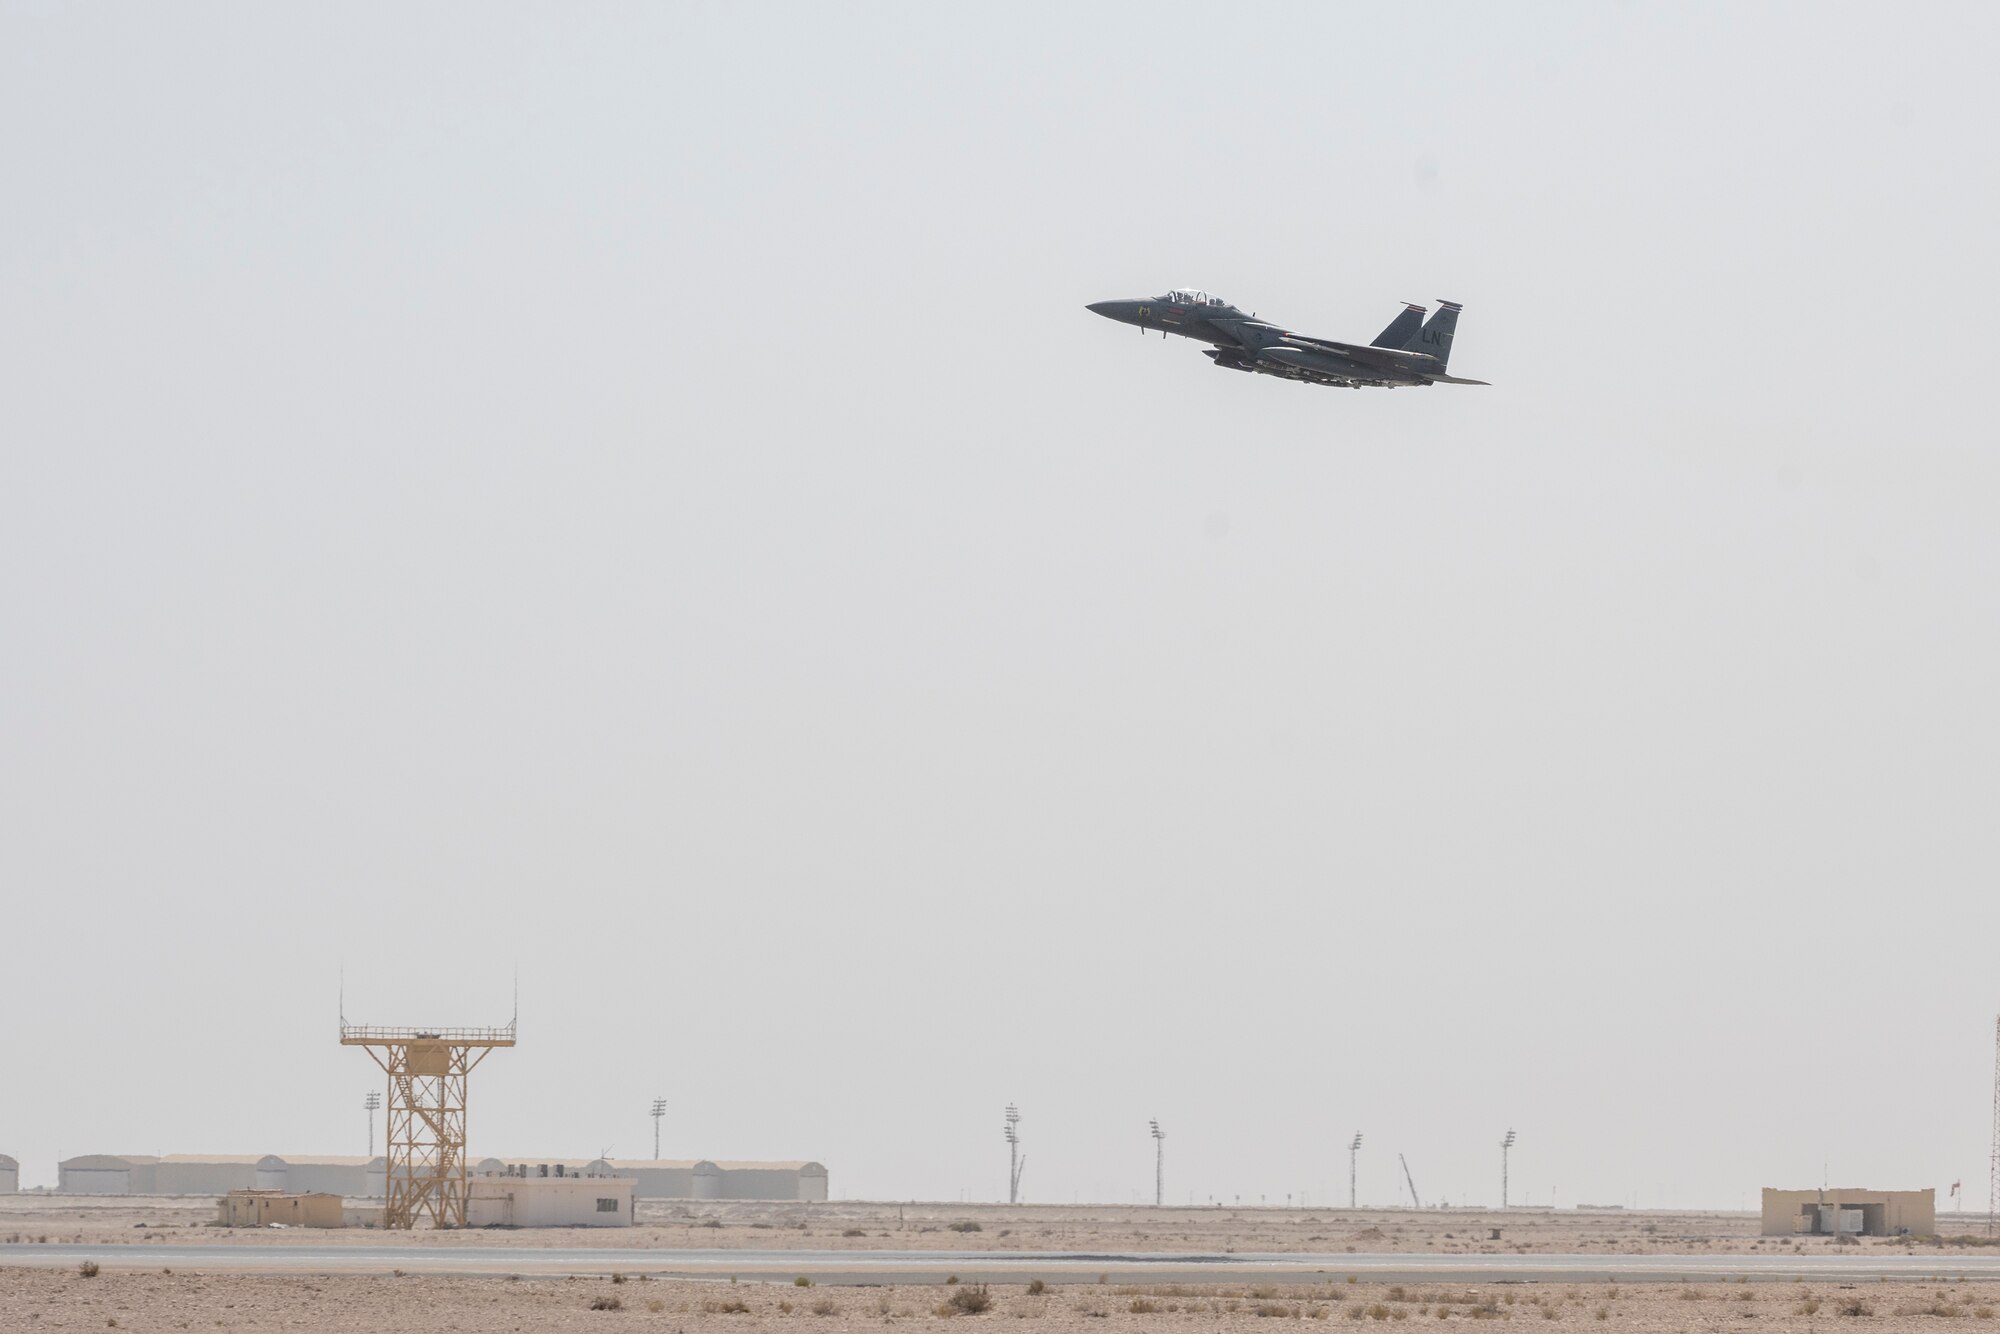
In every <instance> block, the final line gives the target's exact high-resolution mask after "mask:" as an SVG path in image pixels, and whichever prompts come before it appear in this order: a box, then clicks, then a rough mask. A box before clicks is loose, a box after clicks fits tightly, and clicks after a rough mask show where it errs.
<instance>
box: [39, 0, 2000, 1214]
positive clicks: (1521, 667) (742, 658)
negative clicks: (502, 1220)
mask: <svg viewBox="0 0 2000 1334" xmlns="http://www.w3.org/2000/svg"><path fill="white" fill-rule="evenodd" d="M1278 12H1279V11H1278V10H1276V9H1272V10H1257V11H1254V13H1255V14H1257V15H1264V16H1266V17H1252V14H1253V11H1250V10H1246V9H1244V8H1242V7H1240V6H1231V5H1218V4H1213V3H1204V4H1189V5H1183V6H1161V5H1152V4H1145V5H1131V6H1110V5H1070V4H1061V5H1049V6H1045V7H1030V6H1026V5H1018V4H1016V5H1005V6H973V5H928V4H925V5H909V6H903V7H887V6H872V7H866V8H862V7H854V6H844V5H842V6H835V5H800V6H793V7H784V6H754V5H739V4H717V5H703V6H693V5H683V6H672V5H633V6H609V5H581V6H579V5H564V6H555V5H548V6H518V5H492V4H477V5H473V4H467V5H457V6H448V5H432V6H418V7H411V6H404V5H376V6H367V5H360V6H355V5H347V6H335V7H329V6H318V7H309V6H266V5H254V4H237V5H180V6H171V7H160V6H151V5H137V4H130V5H122V6H121V5H87V6H79V5H67V4H53V3H51V4H33V5H23V4H4V5H0V366H4V371H0V636H4V637H0V904H4V909H5V911H4V918H0V932H4V938H5V940H6V953H5V962H4V963H0V1015H4V1021H0V1152H11V1153H13V1154H15V1155H17V1156H18V1157H20V1158H21V1160H22V1163H23V1179H24V1182H27V1183H31V1184H32V1183H44V1182H53V1180H54V1177H55V1166H54V1165H55V1162H56V1160H57V1159H58V1158H60V1157H65V1156H68V1155H72V1154H77V1153H86V1152H148V1153H160V1152H193V1151H216V1152H279V1153H286V1152H320V1153H327V1152H350V1153H358V1152H360V1151H361V1150H362V1148H363V1147H364V1143H363V1140H364V1136H365V1122H364V1115H363V1112H362V1110H361V1099H362V1095H363V1093H364V1092H366V1091H367V1090H368V1089H371V1088H375V1087H378V1084H379V1076H378V1075H377V1074H376V1073H375V1069H374V1067H373V1066H372V1065H371V1064H370V1063H369V1062H368V1060H367V1059H366V1057H365V1056H363V1055H362V1054H361V1053H359V1052H356V1051H351V1050H344V1049H342V1048H340V1047H338V1046H337V1045H335V1040H334V1039H335V1029H334V1021H335V1017H336V986H337V979H338V977H339V973H340V969H341V967H342V966H343V964H344V965H345V969H346V979H347V1010H348V1015H349V1017H350V1018H353V1019H359V1020H366V1021H372V1022H387V1023H433V1022H467V1023H484V1022H489V1021H504V1019H505V1017H506V1014H507V1007H508V1005H509V1003H510V998H509V990H510V986H511V978H512V973H513V970H514V968H515V967H516V965H517V964H518V966H519V969H520V978H521V1006H522V1012H521V1023H522V1035H523V1036H522V1042H521V1045H520V1047H519V1048H518V1049H516V1050H514V1051H511V1052H505V1053H502V1054H500V1055H498V1056H496V1057H494V1058H493V1059H492V1060H491V1061H490V1062H489V1063H488V1064H487V1065H486V1066H485V1067H483V1068H482V1069H481V1070H480V1071H479V1073H478V1075H477V1076H476V1077H475V1085H474V1105H473V1118H472V1148H473V1151H474V1152H475V1153H493V1152H520V1153H547V1154H552V1155H553V1154H564V1155H576V1156H585V1155H590V1154H595V1153H598V1152H600V1151H602V1150H604V1149H607V1148H608V1149H610V1150H611V1151H612V1152H613V1153H614V1154H619V1155H627V1156H631V1155H643V1154H645V1153H649V1152H650V1150H651V1138H650V1137H651V1122H650V1121H649V1120H648V1119H647V1116H646V1111H647V1104H648V1103H649V1102H650V1100H651V1099H652V1098H653V1097H655V1096H661V1095H664V1096H665V1097H666V1098H667V1099H668V1103H669V1106H670V1109H671V1110H670V1114H669V1116H668V1118H667V1120H666V1126H665V1144H664V1148H665V1151H666V1152H667V1154H668V1155H669V1156H708V1157H787V1158H789V1157H802V1158H806V1157H809V1158H817V1159H820V1160H821V1161H824V1162H825V1163H827V1164H828V1166H829V1168H830V1169H831V1172H832V1185H833V1190H834V1193H835V1194H836V1195H842V1196H872V1197H887V1196H918V1197H930V1198H949V1199H955V1198H957V1197H958V1196H959V1195H960V1194H961V1192H965V1193H969V1195H970V1196H971V1197H972V1198H995V1197H1004V1194H1005V1190H1006V1181H1005V1177H1006V1150H1005V1145H1004V1143H1003V1142H1002V1140H1001V1135H1000V1131H1001V1119H1000V1114H1001V1111H1002V1108H1003V1107H1004V1106H1005V1104H1006V1103H1007V1102H1008V1101H1009V1100H1010V1099H1012V1100H1016V1101H1018V1102H1019V1103H1020V1105H1021V1108H1022V1111H1023V1114H1024V1117H1025V1120H1024V1122H1023V1124H1022V1131H1023V1134H1024V1137H1025V1139H1026V1141H1027V1151H1028V1155H1029V1162H1028V1167H1027V1172H1026V1176H1025V1180H1024V1188H1025V1191H1026V1193H1027V1195H1028V1196H1029V1197H1030V1198H1033V1199H1041V1200H1063V1201H1067V1200H1070V1199H1072V1198H1081V1199H1086V1200H1089V1199H1099V1200H1109V1201H1127V1200H1130V1199H1132V1198H1134V1197H1135V1195H1143V1196H1145V1197H1147V1198H1150V1192H1151V1187H1152V1166H1153V1164H1152V1145H1151V1142H1150V1140H1149V1139H1148V1138H1147V1134H1146V1119H1147V1118H1148V1117H1149V1116H1157V1117H1159V1118H1160V1120H1161V1121H1162V1122H1163V1123H1164V1125H1165V1127H1166V1129H1167V1131H1168V1134H1169V1138H1168V1140H1167V1149H1168V1160H1167V1162H1168V1165H1167V1183H1168V1194H1169V1196H1170V1198H1172V1199H1175V1200H1183V1201H1184V1200H1186V1199H1187V1198H1190V1197H1192V1198H1195V1199H1197V1200H1205V1199H1207V1198H1208V1197H1209V1196H1211V1195H1213V1196H1216V1197H1218V1198H1225V1199H1226V1198H1231V1197H1234V1196H1237V1195H1241V1196H1242V1197H1243V1198H1244V1199H1245V1200H1246V1201H1249V1200H1252V1199H1255V1198H1257V1197H1259V1196H1267V1197H1269V1198H1270V1199H1271V1200H1273V1201H1276V1200H1278V1199H1280V1198H1281V1197H1282V1196H1284V1195H1285V1193H1286V1192H1293V1193H1305V1194H1307V1195H1309V1196H1310V1198H1311V1199H1312V1200H1313V1201H1315V1202H1325V1201H1327V1200H1330V1199H1332V1198H1334V1197H1335V1196H1336V1195H1338V1196H1339V1197H1340V1198H1344V1197H1345V1188H1346V1182H1345V1176H1346V1153H1345V1144H1346V1141H1347V1139H1348V1137H1349V1136H1350V1135H1352V1134H1353V1132H1354V1131H1356V1130H1357V1129H1358V1130H1361V1131H1363V1132H1365V1134H1366V1135H1367V1144H1366V1147H1365V1149H1364V1151H1363V1154H1362V1159H1361V1168H1360V1177H1361V1180H1360V1190H1361V1195H1362V1198H1363V1199H1364V1200H1373V1201H1376V1202H1383V1203H1387V1202H1391V1201H1393V1200H1394V1199H1395V1198H1396V1196H1397V1181H1396V1177H1397V1171H1396V1167H1395V1154H1396V1152H1397V1151H1402V1152H1404V1153H1406V1154H1407V1155H1408V1157H1409V1161H1410V1165H1411V1168H1412V1170H1413V1171H1414V1172H1415V1174H1416V1178H1417V1184H1418V1185H1419V1187H1420V1188H1422V1190H1423V1191H1424V1193H1425V1194H1426V1196H1427V1197H1433V1198H1434V1197H1437V1196H1443V1197H1445V1198H1448V1199H1450V1200H1452V1201H1454V1202H1458V1201H1472V1202H1478V1201H1497V1199H1498V1195H1499V1181H1498V1175H1499V1174H1498V1157H1499V1155H1498V1150H1497V1147H1496V1146H1497V1141H1498V1140H1499V1138H1500V1136H1501V1134H1502V1133H1503V1132H1504V1131H1505V1130H1506V1129H1507V1128H1508V1127H1509V1126H1510V1125H1511V1126H1514V1127H1516V1128H1517V1129H1518V1130H1519V1132H1520V1136H1521V1140H1520V1145H1519V1147H1518V1149H1517V1150H1516V1152H1515V1157H1514V1183H1515V1197H1516V1199H1517V1200H1521V1199H1525V1200H1529V1201H1535V1202H1547V1201H1548V1200H1550V1199H1554V1200H1555V1201H1556V1202H1558V1203H1561V1204H1570V1203H1574V1202H1576V1201H1578V1200H1585V1201H1603V1202H1615V1201H1625V1202H1628V1203H1633V1204H1639V1205H1669V1206H1671V1205H1719V1206H1728V1207H1738V1206H1741V1205H1743V1204H1745V1203H1746V1202H1752V1201H1754V1192H1755V1191H1756V1189H1757V1188H1758V1187H1760V1186H1763V1185H1787V1186H1809V1185H1816V1184H1818V1183H1819V1182H1820V1180H1821V1178H1822V1172H1823V1171H1824V1172H1826V1173H1829V1174H1830V1176H1831V1178H1832V1180H1833V1182H1834V1183H1835V1184H1841V1183H1847V1184H1865V1185H1870V1186H1876V1187H1922V1186H1932V1185H1934V1186H1937V1187H1939V1189H1940V1200H1941V1202H1942V1200H1943V1196H1942V1192H1943V1188H1944V1187H1945V1186H1946V1185H1948V1184H1949V1182H1950V1181H1951V1180H1952V1179H1953V1178H1954V1177H1957V1176H1961V1175H1962V1176H1965V1177H1967V1178H1968V1179H1969V1181H1970V1182H1971V1183H1972V1192H1973V1195H1974V1198H1976V1199H1979V1200H1980V1201H1981V1202H1982V1204H1983V1200H1984V1195H1985V1183H1984V1166H1985V1162H1986V1155H1987V1151H1988V1131H1989V1089H1990V1081H1991V1079H1992V1075H1993V1052H1992V1027H1993V1016H1994V1011H1995V1009H1996V1007H2000V986H1996V985H1995V984H1994V983H1993V982H1992V981H1991V980H1990V979H1986V978H1984V977H1983V976H1982V972H1983V965H1982V960H1986V959H1989V956H1990V955H1991V954H1992V951H1991V950H1989V949H1987V948H1985V946H1984V945H1983V944H1982V940H1984V939H1985V938H1987V937H1988V936H1990V935H1991V934H1993V933H1994V932H1996V931H1997V930H2000V904H1996V899H1995V892H1994V887H1995V879H1996V877H1995V870H1996V860H2000V821H1996V819H1995V814H1994V790H1995V772H1994V770H1995V761H1996V752H2000V710H1996V707H1995V704H1994V695H1995V685H1996V680H2000V621H1996V615H1997V614H2000V607H1996V601H2000V596H1997V595H2000V580H1996V575H2000V526H1997V525H1996V523H1995V515H1996V503H2000V461H1996V458H1995V454H1994V444H1995V432H1994V430H1993V427H1992V414H1993V411H1994V408H1993V401H1992V394H1991V389H1990V381H1989V380H1988V378H1987V375H1988V371H1989V368H1990V367H1991V366H1992V365H1993V364H1994V363H1995V358H1996V352H2000V346H1996V344H2000V334H1996V333H1995V332H1994V326H1993V321H1992V318H1991V311H1992V309H1993V307H1994V305H1995V304H1996V302H2000V259H1996V257H1995V254H1996V252H1995V247H1994V244H1993V239H1992V229H1993V219H1994V216H1995V210H1996V206H2000V165H1996V164H2000V157H1996V154H1995V152H1994V149H1993V144H1992V129H1993V126H1994V124H1995V121H1996V112H2000V95H1996V94H1995V92H1994V91H1993V88H1994V84H1993V80H1992V77H1991V70H1990V63H1991V57H1992V53H1993V51H1994V50H1995V49H1996V48H2000V12H1996V11H1995V10H1994V9H1993V8H1992V7H1991V6H1963V7H1953V6H1943V5H1938V6H1916V7H1906V8H1903V9H1898V10H1893V11H1892V10H1891V9H1889V8H1885V7H1882V6H1879V5H1857V6H1847V7H1842V6H1837V5H1832V4H1801V5H1755V6H1752V5H1741V4H1734V3H1730V4H1722V5H1715V6H1708V7H1700V6H1693V5H1685V4H1678V3H1677V4H1672V5H1657V6H1649V5H1626V6H1612V5H1604V4H1550V5H1491V6H1488V5H1472V4H1450V3H1446V4H1432V5H1423V6H1409V5H1393V6H1392V5H1383V4H1368V5H1349V6H1334V5H1309V4H1298V3H1294V4H1291V5H1287V6H1285V7H1284V8H1283V11H1282V15H1283V16H1282V19H1281V20H1278V19H1274V18H1272V17H1269V16H1275V15H1277V14H1278ZM1175 285H1194V286H1201V287H1205V288H1207V289H1209V290H1211V291H1214V292H1218V293H1220V294H1222V295H1224V296H1226V297H1228V298H1229V299H1231V300H1233V301H1235V302H1237V303H1239V304H1241V305H1243V306H1244V307H1245V308H1248V309H1254V310H1256V311H1258V312H1260V313H1261V314H1263V315H1265V316H1266V317H1270V318H1275V319H1278V320H1281V321H1283V322H1284V323H1286V324H1287V325H1289V326H1291V327H1295V328H1300V329H1304V330H1307V331H1310V332H1313V333H1317V334H1321V335H1324V336H1328V337H1335V338H1353V339H1357V340H1360V341H1366V340H1367V339H1368V338H1369V337H1372V336H1373V335H1374V334H1375V332H1376V331H1377V330H1378V329H1380V328H1381V326H1382V325H1383V324H1385V323H1386V322H1387V321H1388V319H1389V318H1390V316H1391V315H1393V314H1394V313H1395V312H1396V310H1397V309H1398V305H1399V303H1400V302H1403V301H1406V300H1407V301H1419V302H1434V301H1435V300H1436V299H1438V298H1447V299H1450V300H1454V301H1460V302H1463V303H1464V304H1465V307H1466V310H1465V315H1464V317H1463V319H1462V321H1461V323H1460V326H1459V336H1458V340H1457V343H1456V346H1455V349H1454V357H1453V361H1452V370H1453V371H1454V372H1456V373H1459V374H1462V375H1468V376H1473V377H1477V378H1479V379H1483V380H1490V381H1492V382H1493V387H1492V388H1490V389H1472V388H1450V387H1440V388H1434V389H1429V390H1403V391H1400V392H1381V391H1376V392H1365V393H1351V392H1340V391H1332V390H1324V389H1319V388H1313V387H1307V386H1300V385H1294V384H1288V383H1284V382H1280V381H1276V380H1272V379H1267V378H1264V377H1253V376H1245V375H1234V374H1231V375H1218V374H1216V373H1215V371H1214V370H1212V369H1211V368H1210V366H1209V364H1208V362H1207V361H1206V360H1204V359H1203V358H1202V357H1201V356H1199V355H1198V353H1197V351H1196V348H1195V345H1193V344H1190V343H1187V342H1184V341H1181V340H1170V341H1163V340H1161V339H1158V338H1154V339H1151V340H1146V339H1143V338H1141V337H1139V336H1137V335H1135V334H1134V332H1133V331H1132V330H1131V329H1129V328H1126V327H1124V326H1119V325H1114V324H1111V323H1108V322H1106V321H1104V320H1101V319H1098V318H1095V317H1093V316H1091V315H1090V314H1088V313H1086V312H1085V311H1084V309H1083V306H1084V303H1086V302H1089V301H1096V300H1102V299H1105V298H1110V297H1129V296H1140V295H1148V294H1154V293H1157V292H1160V291H1163V290H1165V289H1166V288H1168V287H1170V286H1175Z"/></svg>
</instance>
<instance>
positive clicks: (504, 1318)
mask: <svg viewBox="0 0 2000 1334" xmlns="http://www.w3.org/2000/svg"><path fill="white" fill-rule="evenodd" d="M959 1291H970V1290H967V1289H963V1288H959V1289H954V1288H942V1287H921V1288H841V1289H824V1288H796V1287H791V1286H789V1285H786V1286H780V1285H774V1284H737V1285H731V1284H725V1283H661V1282H645V1281H642V1280H633V1281H629V1282H624V1283H615V1282H613V1281H611V1280H608V1279H522V1280H512V1281H510V1280H506V1279H464V1278H389V1279H371V1278H305V1277H285V1278H280V1277H252V1276H205V1275H201V1274H196V1273H188V1272H179V1273H161V1272H153V1271H146V1272H132V1271H112V1270H106V1271H105V1272H104V1273H102V1274H101V1275H99V1276H97V1277H95V1278H85V1277H83V1276H81V1275H80V1274H79V1273H77V1272H76V1271H75V1270H74V1269H65V1270H52V1269H40V1270H14V1271H0V1329H5V1330H8V1331H10V1332H11V1331H24V1330H33V1331H52V1330H92V1331H96V1330H104V1329H120V1330H138V1331H171V1330H192V1329H206V1330H216V1329H222V1330H276V1329H293V1330H330V1331H333V1330H354V1331H364V1330H365V1331H371V1334H373V1332H379V1334H395V1332H397V1331H411V1332H412V1334H416V1332H417V1331H422V1332H423V1334H437V1332H438V1331H477V1332H480V1334H484V1332H485V1331H509V1332H511V1331H542V1330H592V1331H598V1332H599V1334H612V1332H614V1331H618V1330H649V1329H654V1330H663V1331H664V1330H674V1331H685V1330H687V1329H689V1328H698V1329H702V1330H723V1331H752V1330H791V1331H795V1334H814V1332H815V1331H825V1332H826V1334H845V1332H847V1331H857V1330H889V1329H893V1328H908V1327H910V1326H913V1325H914V1326H919V1327H922V1328H929V1329H939V1330H943V1329H947V1328H956V1327H957V1322H969V1325H970V1328H972V1329H977V1328H979V1327H980V1326H982V1325H991V1324H994V1323H999V1324H1001V1325H1003V1326H1008V1325H1012V1324H1013V1322H1015V1321H1019V1320H1030V1321H1035V1322H1037V1327H1038V1328H1042V1329H1047V1330H1050V1331H1051V1332H1052V1334H1053V1332H1054V1331H1064V1330H1074V1331H1088V1334H1118V1332H1119V1331H1124V1334H1137V1332H1139V1331H1147V1332H1151V1331H1176V1330H1185V1331H1196V1330H1200V1331H1212V1330H1251V1329H1254V1330H1260V1331H1265V1334H1268V1331H1270V1330H1271V1329H1273V1328H1277V1327H1276V1326H1273V1325H1271V1324H1268V1323H1266V1322H1267V1321H1269V1320H1293V1319H1296V1320H1302V1321H1321V1322H1325V1323H1324V1324H1323V1325H1321V1326H1320V1327H1321V1328H1355V1329H1374V1328H1377V1327H1380V1326H1394V1325H1396V1324H1399V1323H1400V1324H1404V1327H1405V1328H1413V1327H1417V1328H1420V1327H1435V1326H1436V1325H1439V1324H1447V1323H1448V1324H1453V1325H1456V1324H1458V1323H1459V1322H1460V1321H1467V1322H1479V1321H1492V1322H1496V1323H1499V1324H1503V1325H1506V1326H1509V1327H1512V1326H1515V1325H1519V1324H1522V1323H1523V1322H1525V1323H1526V1324H1527V1326H1529V1327H1531V1328H1534V1329H1537V1330H1547V1331H1551V1334H1557V1332H1560V1331H1574V1332H1575V1334H1585V1332H1586V1331H1593V1332H1594V1331H1603V1330H1621V1331H1622V1330H1643V1331H1659V1332H1660V1334H1666V1332H1668V1331H1672V1332H1673V1334H1684V1332H1686V1331H1712V1330H1725V1329H1727V1330H1734V1331H1742V1332H1744V1334H1789V1332H1790V1331H1801V1332H1802V1334H1819V1332H1820V1331H1822V1330H1827V1329H1831V1330H1833V1331H1842V1330H1847V1329H1854V1330H1882V1329H1899V1330H1900V1329H1912V1330H1915V1329H1925V1330H1932V1329H1936V1328H1937V1327H1938V1325H1939V1323H1940V1322H1941V1321H1945V1322H1949V1321H1954V1320H1964V1321H1966V1322H1968V1324H1969V1325H1970V1326H1971V1327H1972V1328H1980V1327H1981V1326H1979V1325H1978V1324H1977V1323H1976V1322H1978V1321H1983V1320H1991V1319H1992V1318H1993V1317H1994V1312H1995V1307H1994V1306H1993V1305H1992V1304H1991V1303H1993V1302H1996V1301H2000V1284H1994V1285H1980V1284H1958V1285H1949V1284H1908V1283H1864V1284H1854V1285H1834V1284H1821V1285H1813V1284H1794V1283H1766V1284H1720V1283H1718V1284H1707V1285H1703V1286H1700V1287H1679V1286H1676V1285H1672V1284H1651V1285H1639V1286H1632V1285H1627V1286H1624V1287H1616V1286H1611V1285H1596V1284H1587V1285H1573V1284H1572V1285H1565V1284H1551V1285H1536V1284H1501V1285H1490V1284H1489V1285H1481V1286H1471V1287H1464V1286H1452V1287H1450V1288H1447V1289H1439V1288H1429V1287H1422V1286H1410V1287H1402V1286H1394V1287H1392V1286H1381V1285H1373V1284H1365V1283H1361V1284H1335V1285H1321V1286H1315V1287H1281V1286H1270V1287H1263V1286H1236V1285H1219V1286H1213V1287H1196V1288H1172V1287H1169V1288H1143V1287H1117V1286H1109V1285H1096V1284H1089V1285H1082V1286H1072V1287H1050V1288H1049V1289H1048V1290H1047V1291H1046V1292H1045V1293H1043V1294H1041V1295H1030V1294H1029V1292H1028V1291H1027V1289H1025V1288H1023V1287H1018V1286H1014V1287H1007V1288H997V1287H996V1288H993V1289H991V1290H989V1291H988V1292H987V1294H986V1295H987V1296H988V1298H989V1299H990V1302H991V1306H990V1308H989V1309H988V1310H986V1311H984V1312H983V1313H976V1314H966V1313H960V1312H956V1311H954V1310H953V1308H952V1307H951V1306H950V1305H949V1304H948V1303H949V1302H950V1300H951V1298H952V1296H953V1294H954V1293H955V1292H959ZM739 1307H740V1308H741V1309H738V1308H739ZM940 1312H942V1314H941V1313H940ZM1988 1327H1989V1328H1990V1326H1988ZM1294 1328H1297V1327H1296V1326H1294Z"/></svg>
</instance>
